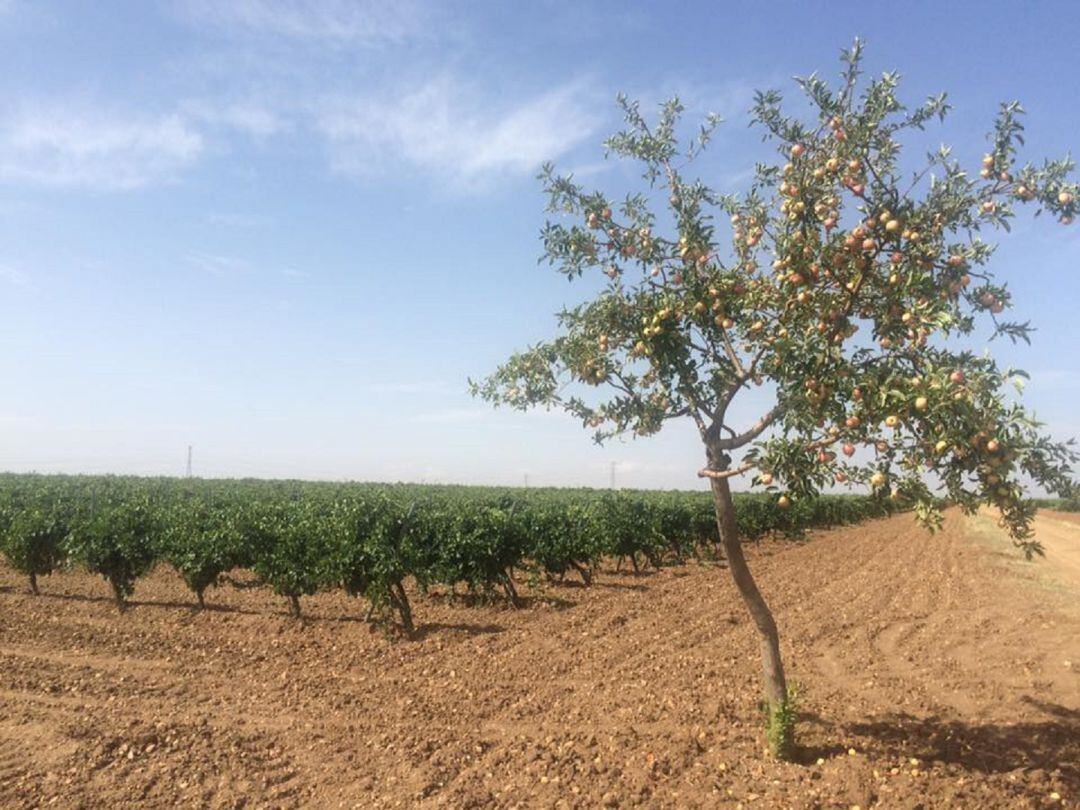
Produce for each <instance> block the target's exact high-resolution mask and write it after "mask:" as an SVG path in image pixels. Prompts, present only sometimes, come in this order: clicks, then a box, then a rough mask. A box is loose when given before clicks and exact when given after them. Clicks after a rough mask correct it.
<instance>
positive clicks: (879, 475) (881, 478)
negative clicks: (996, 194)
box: [870, 472, 885, 489]
mask: <svg viewBox="0 0 1080 810" xmlns="http://www.w3.org/2000/svg"><path fill="white" fill-rule="evenodd" d="M870 486H872V487H873V488H874V489H879V488H880V487H883V486H885V473H883V472H876V473H874V474H873V475H871V476H870Z"/></svg>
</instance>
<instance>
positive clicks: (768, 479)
mask: <svg viewBox="0 0 1080 810" xmlns="http://www.w3.org/2000/svg"><path fill="white" fill-rule="evenodd" d="M758 480H759V481H760V482H761V483H762V484H764V485H765V486H768V485H769V484H771V483H772V482H773V474H772V473H767V472H763V473H762V474H761V475H759V476H758Z"/></svg>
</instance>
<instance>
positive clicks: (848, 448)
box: [841, 442, 855, 458]
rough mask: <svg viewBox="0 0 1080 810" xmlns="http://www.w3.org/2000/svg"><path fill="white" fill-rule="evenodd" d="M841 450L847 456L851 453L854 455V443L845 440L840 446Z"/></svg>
mask: <svg viewBox="0 0 1080 810" xmlns="http://www.w3.org/2000/svg"><path fill="white" fill-rule="evenodd" d="M841 450H842V451H843V453H844V455H845V456H847V457H848V458H851V457H852V456H853V455H855V445H853V444H852V443H851V442H846V443H845V444H844V446H843V447H842V448H841Z"/></svg>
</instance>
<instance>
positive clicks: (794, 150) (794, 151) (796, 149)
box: [791, 143, 806, 158]
mask: <svg viewBox="0 0 1080 810" xmlns="http://www.w3.org/2000/svg"><path fill="white" fill-rule="evenodd" d="M805 151H806V147H805V146H803V145H802V144H801V143H797V144H795V145H794V146H793V147H791V156H792V157H793V158H799V157H802V155H803V153H804V152H805Z"/></svg>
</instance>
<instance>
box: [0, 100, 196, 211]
mask: <svg viewBox="0 0 1080 810" xmlns="http://www.w3.org/2000/svg"><path fill="white" fill-rule="evenodd" d="M202 151H203V138H202V136H201V135H200V134H199V133H198V132H197V131H196V130H195V129H194V128H192V127H191V126H190V124H189V123H188V122H187V121H185V120H184V119H183V118H181V117H179V116H177V115H164V116H159V117H123V116H118V117H105V116H103V115H101V114H100V113H93V114H80V113H78V112H77V111H73V110H67V109H63V108H59V107H54V108H52V109H38V110H33V111H24V112H19V113H16V114H14V115H12V116H10V117H9V118H7V119H6V120H0V181H3V182H8V183H21V184H30V185H43V186H52V187H59V188H87V189H92V190H102V191H109V190H123V189H134V188H140V187H143V186H146V185H150V184H152V183H158V182H165V181H169V180H172V179H174V178H175V176H176V175H177V173H178V172H179V171H180V170H182V169H184V168H187V167H189V166H190V165H191V164H193V163H194V162H195V161H196V160H197V159H198V158H199V156H200V155H201V153H202Z"/></svg>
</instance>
